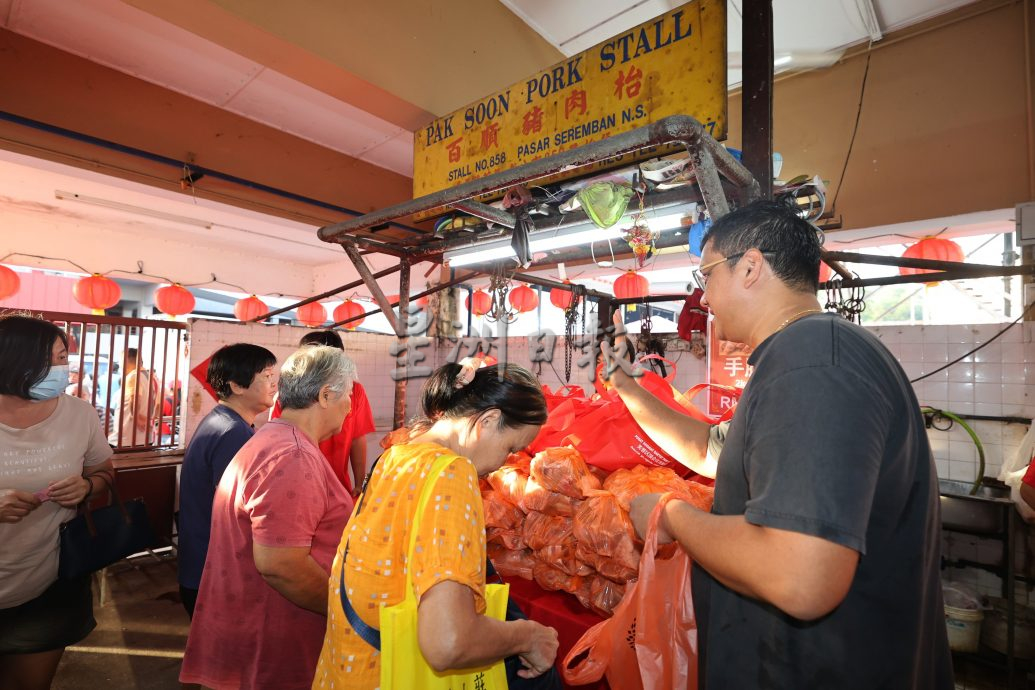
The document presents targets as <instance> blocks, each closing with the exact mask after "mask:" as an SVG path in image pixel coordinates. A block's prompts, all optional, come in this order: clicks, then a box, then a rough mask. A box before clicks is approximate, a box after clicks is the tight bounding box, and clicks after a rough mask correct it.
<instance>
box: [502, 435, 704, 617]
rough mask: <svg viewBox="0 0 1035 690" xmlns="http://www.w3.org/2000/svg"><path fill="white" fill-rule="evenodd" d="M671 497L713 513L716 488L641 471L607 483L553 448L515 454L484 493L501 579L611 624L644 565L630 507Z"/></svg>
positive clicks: (566, 451)
mask: <svg viewBox="0 0 1035 690" xmlns="http://www.w3.org/2000/svg"><path fill="white" fill-rule="evenodd" d="M669 491H671V492H674V493H675V494H677V495H678V496H679V497H680V498H682V499H683V500H686V501H689V502H690V503H692V504H693V505H695V506H697V507H699V508H701V509H703V510H707V509H709V508H710V507H711V500H712V489H711V487H708V486H704V485H702V484H699V483H697V482H693V481H687V480H684V479H681V478H680V477H679V476H678V475H677V474H676V473H675V472H674V471H672V470H670V469H667V468H661V467H653V468H647V467H643V466H636V467H633V468H632V469H620V470H616V471H615V472H613V473H611V474H610V475H608V474H607V473H606V472H604V471H602V470H599V469H598V468H595V467H591V466H589V465H587V463H586V460H585V459H584V458H583V457H582V454H581V453H579V452H578V451H577V450H575V449H573V448H568V447H564V448H548V449H546V450H544V451H542V452H541V453H538V454H537V455H536V456H535V457H530V456H529V455H527V454H526V453H517V454H515V455H512V456H511V457H510V459H509V460H508V461H507V464H506V465H504V466H503V467H501V468H500V469H499V470H497V471H496V472H493V473H492V474H490V475H489V476H488V477H487V478H486V481H485V482H483V485H482V498H483V502H484V505H485V524H486V527H487V540H488V552H489V557H490V558H491V559H492V562H493V565H494V566H495V568H496V570H497V571H498V572H499V573H500V574H502V575H506V576H519V577H523V578H525V579H529V580H532V579H534V580H535V581H536V582H537V583H538V584H539V586H541V587H542V588H543V589H547V590H563V591H565V592H570V593H571V594H574V595H575V596H576V597H578V599H579V601H580V602H581V603H582V605H583V606H585V607H586V608H588V609H591V610H593V611H596V612H597V613H599V614H601V615H605V616H609V615H611V611H612V610H613V609H614V607H615V606H617V605H618V602H619V601H621V599H622V595H623V594H624V593H625V585H626V583H627V582H628V581H629V580H631V579H634V578H635V577H636V574H637V568H638V567H639V562H640V547H641V545H642V544H641V542H640V540H639V539H638V538H637V537H636V532H635V531H634V529H633V525H632V522H631V521H630V519H629V504H630V502H631V501H632V499H633V498H635V497H636V496H639V495H641V494H646V493H665V492H669Z"/></svg>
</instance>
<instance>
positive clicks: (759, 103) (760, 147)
mask: <svg viewBox="0 0 1035 690" xmlns="http://www.w3.org/2000/svg"><path fill="white" fill-rule="evenodd" d="M741 33H742V35H743V38H744V41H743V43H744V88H743V92H742V95H741V112H742V119H743V123H744V126H743V128H742V131H743V139H744V167H745V168H747V169H748V170H750V171H751V174H752V175H754V176H755V179H756V180H758V184H759V188H760V191H761V193H762V196H763V197H764V198H766V199H771V198H772V196H773V2H772V0H744V8H743V24H742V26H741Z"/></svg>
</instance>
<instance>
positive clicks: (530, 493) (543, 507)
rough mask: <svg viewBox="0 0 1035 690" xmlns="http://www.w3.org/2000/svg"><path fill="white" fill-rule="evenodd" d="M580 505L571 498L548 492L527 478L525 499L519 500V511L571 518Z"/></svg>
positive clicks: (576, 500)
mask: <svg viewBox="0 0 1035 690" xmlns="http://www.w3.org/2000/svg"><path fill="white" fill-rule="evenodd" d="M580 503H581V501H579V500H578V499H575V498H572V497H571V496H565V495H564V494H559V493H557V492H556V491H550V490H549V489H547V488H546V487H544V486H543V485H542V484H540V483H539V482H537V481H536V480H534V479H532V478H531V477H529V478H528V481H527V482H526V483H525V497H524V498H523V499H521V503H520V505H521V509H522V510H524V511H525V512H526V513H532V512H539V513H546V514H547V515H563V516H566V517H571V516H572V515H574V514H575V509H576V508H578V506H579V504H580Z"/></svg>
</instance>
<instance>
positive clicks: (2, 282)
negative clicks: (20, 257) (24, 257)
mask: <svg viewBox="0 0 1035 690" xmlns="http://www.w3.org/2000/svg"><path fill="white" fill-rule="evenodd" d="M21 286H22V279H21V278H19V277H18V274H17V273H15V272H14V271H12V270H11V269H9V268H8V267H7V266H4V265H3V264H0V299H7V298H8V297H10V296H11V295H16V294H18V289H19V288H20V287H21Z"/></svg>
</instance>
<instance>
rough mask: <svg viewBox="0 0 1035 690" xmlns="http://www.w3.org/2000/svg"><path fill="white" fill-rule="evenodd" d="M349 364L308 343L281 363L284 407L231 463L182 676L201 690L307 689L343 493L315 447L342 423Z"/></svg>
mask: <svg viewBox="0 0 1035 690" xmlns="http://www.w3.org/2000/svg"><path fill="white" fill-rule="evenodd" d="M355 378H356V367H355V365H354V364H353V363H352V361H351V360H350V359H349V358H348V357H347V356H346V355H345V353H344V352H342V351H341V350H338V349H336V348H332V347H306V348H303V349H302V350H299V351H298V352H296V353H294V354H293V355H292V356H291V357H290V358H288V360H287V361H286V362H285V363H284V366H283V367H282V368H281V370H280V384H279V390H280V402H281V405H282V406H283V408H284V410H283V415H282V416H281V417H280V418H279V419H275V420H272V421H270V422H268V423H267V424H265V425H264V426H263V427H262V428H261V429H259V431H257V432H256V434H255V436H253V437H252V438H251V440H249V441H248V442H247V443H246V444H245V445H244V446H243V447H242V448H241V450H240V451H239V452H238V453H237V455H236V456H235V457H234V459H233V460H232V461H231V462H230V465H229V466H228V467H227V469H226V471H225V472H224V473H223V478H222V480H221V481H220V483H219V487H218V488H217V490H216V498H215V501H214V502H213V505H212V536H211V540H210V542H209V548H208V556H207V559H206V565H205V571H204V574H203V576H202V579H201V589H200V590H199V592H198V601H197V605H196V607H195V610H194V619H193V621H192V623H191V630H190V636H189V637H188V639H187V649H186V653H185V655H184V659H183V668H182V670H181V672H180V680H181V681H182V682H184V683H200V684H201V685H204V686H206V687H209V688H215V689H216V690H222V689H223V688H241V687H246V688H257V689H258V688H277V689H278V690H292V689H294V688H309V687H310V685H311V684H312V681H313V673H314V671H315V669H316V662H317V659H318V658H319V655H320V647H321V645H322V643H323V636H324V628H325V627H326V623H327V619H326V609H327V577H328V573H329V571H330V566H331V561H332V560H333V559H334V552H335V549H336V548H337V546H338V541H339V540H340V538H341V533H342V530H343V529H344V527H345V523H346V522H347V521H348V518H349V515H350V513H351V512H352V498H351V497H350V496H349V494H348V493H347V492H346V491H345V488H344V487H343V486H342V485H341V482H339V481H338V479H337V478H336V477H335V476H334V473H333V472H332V471H331V468H330V465H328V464H327V461H326V460H324V458H323V456H322V455H321V454H320V449H319V447H318V444H319V443H320V441H322V440H324V439H325V438H328V437H329V436H331V435H332V434H333V433H335V432H336V431H338V430H339V429H341V424H342V421H343V420H344V419H345V416H346V415H347V414H348V412H349V405H350V403H349V400H350V394H351V392H352V384H353V381H354V380H355Z"/></svg>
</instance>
